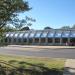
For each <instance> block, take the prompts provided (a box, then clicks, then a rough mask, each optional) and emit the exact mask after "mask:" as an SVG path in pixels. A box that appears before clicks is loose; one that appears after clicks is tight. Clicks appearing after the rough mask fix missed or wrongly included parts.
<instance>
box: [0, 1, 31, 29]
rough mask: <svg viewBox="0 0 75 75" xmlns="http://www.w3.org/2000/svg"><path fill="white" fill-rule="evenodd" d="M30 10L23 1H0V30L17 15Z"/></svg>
mask: <svg viewBox="0 0 75 75" xmlns="http://www.w3.org/2000/svg"><path fill="white" fill-rule="evenodd" d="M30 9H31V8H29V5H28V2H26V1H23V0H0V29H1V28H2V27H4V26H5V25H6V24H7V22H8V21H12V20H13V18H15V17H16V16H17V13H19V12H24V11H29V10H30Z"/></svg>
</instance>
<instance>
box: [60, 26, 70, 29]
mask: <svg viewBox="0 0 75 75" xmlns="http://www.w3.org/2000/svg"><path fill="white" fill-rule="evenodd" d="M60 29H70V26H63V27H61V28H60Z"/></svg>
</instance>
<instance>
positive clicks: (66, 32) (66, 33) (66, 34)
mask: <svg viewBox="0 0 75 75" xmlns="http://www.w3.org/2000/svg"><path fill="white" fill-rule="evenodd" d="M69 34H70V31H64V32H63V33H62V37H69Z"/></svg>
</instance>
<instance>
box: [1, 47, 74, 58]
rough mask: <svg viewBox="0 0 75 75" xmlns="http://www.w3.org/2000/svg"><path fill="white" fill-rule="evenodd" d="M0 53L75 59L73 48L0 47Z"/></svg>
mask: <svg viewBox="0 0 75 75" xmlns="http://www.w3.org/2000/svg"><path fill="white" fill-rule="evenodd" d="M0 54H1V55H12V56H14V55H15V56H34V57H49V58H69V59H70V58H71V59H75V49H74V48H73V49H71V48H70V49H69V48H67V49H66V48H59V49H58V48H56V49H55V48H54V49H53V48H51V49H50V48H32V47H28V48H27V47H26V48H25V47H23V48H22V47H0Z"/></svg>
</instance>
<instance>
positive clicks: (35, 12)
mask: <svg viewBox="0 0 75 75" xmlns="http://www.w3.org/2000/svg"><path fill="white" fill-rule="evenodd" d="M26 1H28V2H29V6H30V7H32V9H31V10H30V11H28V12H25V13H22V14H20V18H24V17H25V16H26V15H27V16H29V17H32V18H34V19H36V22H35V23H33V25H32V26H31V27H30V28H31V29H37V30H42V29H44V28H45V27H47V26H49V27H51V28H54V29H58V28H60V27H62V26H70V27H72V25H73V24H75V0H26Z"/></svg>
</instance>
